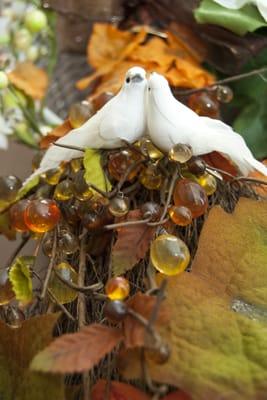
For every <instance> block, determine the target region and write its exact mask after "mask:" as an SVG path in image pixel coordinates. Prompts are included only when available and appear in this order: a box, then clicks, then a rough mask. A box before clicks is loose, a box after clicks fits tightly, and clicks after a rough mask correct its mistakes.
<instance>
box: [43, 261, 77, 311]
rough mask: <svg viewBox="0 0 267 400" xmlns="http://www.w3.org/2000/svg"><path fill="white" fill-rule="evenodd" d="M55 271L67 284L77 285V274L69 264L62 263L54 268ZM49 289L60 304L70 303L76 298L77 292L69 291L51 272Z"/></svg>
mask: <svg viewBox="0 0 267 400" xmlns="http://www.w3.org/2000/svg"><path fill="white" fill-rule="evenodd" d="M55 271H56V272H57V273H58V274H59V275H60V276H61V278H63V279H64V280H65V281H67V282H69V283H74V284H76V285H77V282H78V274H77V272H76V271H75V269H74V268H72V266H71V265H70V264H69V263H66V262H62V263H60V264H58V265H57V266H56V267H55ZM49 289H50V290H51V292H52V293H53V295H54V296H55V297H56V298H57V300H58V301H59V302H60V303H61V304H67V303H71V302H72V301H74V300H75V299H76V297H77V296H78V292H77V291H75V290H73V289H71V288H70V287H68V286H67V285H65V283H63V282H62V281H61V280H60V279H59V278H58V277H57V276H56V274H55V273H53V272H52V277H51V280H50V283H49Z"/></svg>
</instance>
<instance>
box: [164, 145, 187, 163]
mask: <svg viewBox="0 0 267 400" xmlns="http://www.w3.org/2000/svg"><path fill="white" fill-rule="evenodd" d="M192 155H193V152H192V148H191V147H190V146H188V145H186V144H182V143H178V144H176V145H175V146H173V147H172V148H171V150H170V151H169V159H170V160H171V161H175V162H179V163H180V164H184V163H186V162H187V161H188V160H190V158H191V157H192Z"/></svg>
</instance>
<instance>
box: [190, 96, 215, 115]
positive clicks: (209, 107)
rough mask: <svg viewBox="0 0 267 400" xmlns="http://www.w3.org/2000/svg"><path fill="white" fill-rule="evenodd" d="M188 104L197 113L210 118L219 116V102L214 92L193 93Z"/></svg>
mask: <svg viewBox="0 0 267 400" xmlns="http://www.w3.org/2000/svg"><path fill="white" fill-rule="evenodd" d="M188 106H189V107H190V108H191V109H192V110H193V111H195V112H196V113H197V114H199V115H202V116H207V117H210V118H218V117H219V102H218V100H217V99H216V96H215V95H214V94H212V93H207V92H201V93H195V94H192V95H191V96H190V97H189V100H188Z"/></svg>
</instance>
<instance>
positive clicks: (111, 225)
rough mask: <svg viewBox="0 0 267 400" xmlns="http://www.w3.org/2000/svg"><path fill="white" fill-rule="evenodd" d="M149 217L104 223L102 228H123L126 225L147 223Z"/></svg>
mask: <svg viewBox="0 0 267 400" xmlns="http://www.w3.org/2000/svg"><path fill="white" fill-rule="evenodd" d="M150 219H151V218H146V219H138V220H136V221H126V222H118V223H117V224H110V225H105V226H104V229H106V230H111V229H118V228H124V227H126V226H134V225H144V224H147V223H148V222H149V221H150Z"/></svg>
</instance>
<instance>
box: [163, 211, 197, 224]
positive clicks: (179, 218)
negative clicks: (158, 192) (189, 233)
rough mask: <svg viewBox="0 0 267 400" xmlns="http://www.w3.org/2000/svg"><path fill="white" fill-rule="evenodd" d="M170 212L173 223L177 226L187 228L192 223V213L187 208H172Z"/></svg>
mask: <svg viewBox="0 0 267 400" xmlns="http://www.w3.org/2000/svg"><path fill="white" fill-rule="evenodd" d="M168 212H169V216H170V217H171V220H172V222H174V223H175V224H176V225H179V226H187V225H190V224H191V222H192V213H191V211H190V210H189V209H188V208H187V207H184V206H172V207H171V208H170V209H169V211H168Z"/></svg>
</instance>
